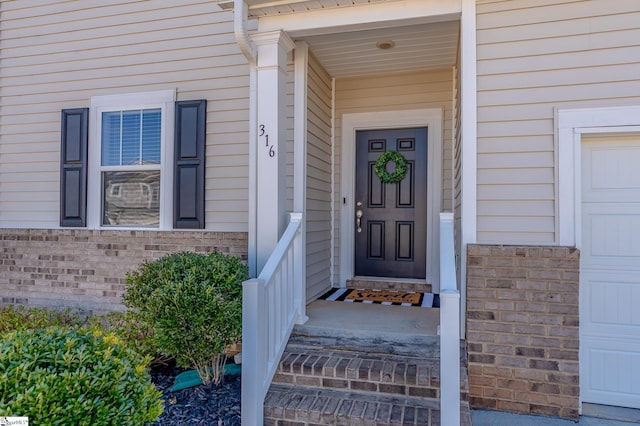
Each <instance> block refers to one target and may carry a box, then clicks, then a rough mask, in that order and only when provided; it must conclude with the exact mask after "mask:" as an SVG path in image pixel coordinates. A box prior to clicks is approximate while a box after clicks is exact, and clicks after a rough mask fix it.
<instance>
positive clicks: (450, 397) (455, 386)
mask: <svg viewBox="0 0 640 426" xmlns="http://www.w3.org/2000/svg"><path fill="white" fill-rule="evenodd" d="M453 235H454V234H453V213H440V423H441V424H442V426H459V425H460V291H459V290H458V285H457V279H456V262H455V259H456V258H455V248H454V236H453Z"/></svg>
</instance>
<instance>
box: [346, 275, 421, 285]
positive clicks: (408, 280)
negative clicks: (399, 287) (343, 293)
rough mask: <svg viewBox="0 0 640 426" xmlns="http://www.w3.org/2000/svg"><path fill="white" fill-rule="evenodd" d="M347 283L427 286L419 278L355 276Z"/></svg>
mask: <svg viewBox="0 0 640 426" xmlns="http://www.w3.org/2000/svg"><path fill="white" fill-rule="evenodd" d="M348 281H382V282H385V281H389V282H394V283H408V284H428V283H427V280H425V279H420V278H394V277H369V276H364V275H356V276H354V277H353V278H351V280H348Z"/></svg>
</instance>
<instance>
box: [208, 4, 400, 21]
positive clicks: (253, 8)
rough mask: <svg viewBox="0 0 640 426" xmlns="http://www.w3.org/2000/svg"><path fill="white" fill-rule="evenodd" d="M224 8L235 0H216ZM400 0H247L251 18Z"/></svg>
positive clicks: (229, 7)
mask: <svg viewBox="0 0 640 426" xmlns="http://www.w3.org/2000/svg"><path fill="white" fill-rule="evenodd" d="M214 1H215V2H216V3H218V5H220V7H221V8H223V9H233V3H234V2H233V0H214ZM393 1H398V0H348V1H345V0H245V3H246V4H247V6H248V8H249V18H260V17H263V16H271V15H283V14H289V13H295V12H307V11H312V10H320V9H331V8H338V7H349V6H358V5H361V4H372V3H388V2H393Z"/></svg>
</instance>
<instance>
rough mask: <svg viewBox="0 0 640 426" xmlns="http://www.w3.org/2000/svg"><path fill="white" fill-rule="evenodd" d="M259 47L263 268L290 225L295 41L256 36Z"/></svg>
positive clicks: (279, 35) (280, 35)
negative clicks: (289, 129) (289, 123)
mask: <svg viewBox="0 0 640 426" xmlns="http://www.w3.org/2000/svg"><path fill="white" fill-rule="evenodd" d="M252 39H253V42H254V43H255V45H256V47H257V50H258V64H257V68H256V73H257V96H256V97H257V107H258V111H257V118H258V120H257V123H256V125H257V129H256V130H257V133H256V136H257V138H258V142H257V146H256V148H257V152H256V160H257V161H256V164H257V173H256V194H257V200H256V216H257V219H256V228H257V229H256V252H257V253H256V261H257V262H256V263H257V265H256V266H257V273H260V271H262V268H263V267H264V265H265V263H266V262H267V260H268V259H269V256H270V255H271V252H272V251H273V249H274V248H275V246H276V244H277V243H278V239H279V238H280V236H281V235H282V232H284V229H285V227H286V224H287V214H286V206H285V201H286V182H285V181H286V172H285V171H286V122H285V118H286V110H285V108H286V99H285V85H286V67H287V54H288V53H289V52H290V51H291V50H292V49H293V48H294V43H293V41H292V40H291V39H290V38H289V36H287V34H286V33H284V32H283V31H272V32H266V33H259V34H256V35H255V36H253V37H252Z"/></svg>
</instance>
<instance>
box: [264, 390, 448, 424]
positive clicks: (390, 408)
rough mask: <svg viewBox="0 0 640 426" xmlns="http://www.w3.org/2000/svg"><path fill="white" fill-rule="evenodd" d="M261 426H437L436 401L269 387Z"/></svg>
mask: <svg viewBox="0 0 640 426" xmlns="http://www.w3.org/2000/svg"><path fill="white" fill-rule="evenodd" d="M264 420H265V421H264V424H265V426H281V425H282V426H284V425H296V426H298V425H299V426H316V425H318V426H319V425H353V426H355V425H362V426H370V425H414V426H416V425H421V426H422V425H424V426H429V425H437V424H440V411H439V405H438V401H435V400H431V399H423V398H411V397H403V398H398V397H393V396H389V395H382V394H374V393H364V392H345V391H338V390H335V389H321V388H308V387H297V386H293V385H285V384H273V385H271V388H270V389H269V394H268V395H267V398H266V400H265V419H264Z"/></svg>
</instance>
